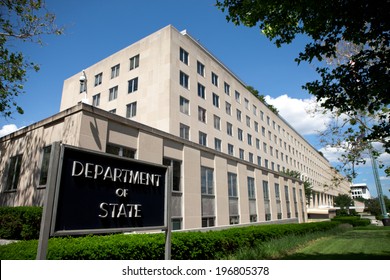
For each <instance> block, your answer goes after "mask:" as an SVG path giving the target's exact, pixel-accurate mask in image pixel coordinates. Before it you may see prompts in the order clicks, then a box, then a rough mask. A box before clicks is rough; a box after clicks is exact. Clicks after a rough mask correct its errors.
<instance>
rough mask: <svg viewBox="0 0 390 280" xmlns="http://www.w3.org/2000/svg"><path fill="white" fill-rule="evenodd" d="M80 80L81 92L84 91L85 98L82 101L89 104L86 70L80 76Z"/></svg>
mask: <svg viewBox="0 0 390 280" xmlns="http://www.w3.org/2000/svg"><path fill="white" fill-rule="evenodd" d="M79 80H80V89H81V90H80V92H84V98H83V99H82V100H81V102H82V103H85V104H89V102H88V96H87V75H86V74H85V71H84V70H83V71H82V74H81V76H80V78H79Z"/></svg>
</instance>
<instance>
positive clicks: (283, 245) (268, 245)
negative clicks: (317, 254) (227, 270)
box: [221, 227, 348, 260]
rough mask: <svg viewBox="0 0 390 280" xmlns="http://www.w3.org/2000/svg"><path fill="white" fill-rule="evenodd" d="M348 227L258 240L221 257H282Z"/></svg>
mask: <svg viewBox="0 0 390 280" xmlns="http://www.w3.org/2000/svg"><path fill="white" fill-rule="evenodd" d="M347 230H348V228H345V227H338V228H335V229H332V230H330V231H326V232H315V233H309V234H305V235H289V236H285V237H282V238H278V239H273V240H270V241H266V242H258V243H257V244H255V245H254V246H253V247H251V248H241V249H239V250H238V251H236V252H235V253H234V254H232V255H229V256H225V257H222V258H221V259H228V260H275V259H282V258H284V257H286V256H288V255H289V254H291V253H292V252H295V251H296V250H298V249H300V248H302V247H303V246H305V245H306V244H310V243H311V242H313V241H314V240H320V239H321V238H326V237H328V236H333V235H337V234H341V233H343V232H345V231H347Z"/></svg>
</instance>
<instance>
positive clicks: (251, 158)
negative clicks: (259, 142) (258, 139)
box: [248, 153, 253, 163]
mask: <svg viewBox="0 0 390 280" xmlns="http://www.w3.org/2000/svg"><path fill="white" fill-rule="evenodd" d="M248 155H249V159H248V160H249V162H251V163H253V154H252V153H249V154H248Z"/></svg>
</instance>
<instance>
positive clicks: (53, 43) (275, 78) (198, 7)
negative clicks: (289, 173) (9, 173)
mask: <svg viewBox="0 0 390 280" xmlns="http://www.w3.org/2000/svg"><path fill="white" fill-rule="evenodd" d="M215 2H216V0H185V1H183V0H164V1H162V0H142V1H130V0H110V1H105V0H84V1H75V0H67V1H57V0H46V8H47V9H48V10H49V11H50V12H53V13H54V14H55V15H56V23H57V25H59V26H61V27H63V28H64V34H63V35H60V36H54V35H52V36H43V37H42V40H43V42H44V44H43V45H42V46H40V45H38V44H33V43H20V42H12V47H13V48H15V49H17V50H20V51H22V52H23V53H24V55H25V56H26V57H27V58H28V59H29V60H30V61H32V62H35V63H38V64H39V65H40V71H39V72H37V73H36V72H33V71H30V72H28V75H27V79H28V80H27V82H26V84H25V88H24V89H25V94H22V95H20V96H19V97H18V98H17V99H16V100H15V101H16V102H17V103H18V105H19V106H21V107H22V108H23V109H24V114H23V115H19V114H18V113H15V114H13V116H12V118H7V119H4V118H0V137H1V136H3V135H6V134H8V133H11V132H13V131H15V130H16V129H19V128H22V127H24V126H28V125H31V124H33V123H35V122H38V121H40V120H42V119H44V118H47V117H50V116H51V115H54V114H56V113H58V112H59V107H60V102H61V94H62V86H63V81H64V80H65V79H67V78H69V77H70V76H73V75H75V74H77V73H81V71H82V70H83V69H85V68H87V67H89V66H90V65H92V64H94V63H96V62H98V61H100V60H102V59H104V58H105V57H107V56H109V55H111V54H113V53H115V52H117V51H119V50H121V49H123V48H125V47H127V46H129V45H131V44H132V43H135V42H137V41H138V40H140V39H142V38H144V37H146V36H148V35H150V34H152V33H153V32H155V31H157V30H159V29H161V28H163V27H165V26H167V25H169V24H171V25H173V26H174V27H175V28H176V29H178V30H179V31H182V30H187V32H188V33H189V34H191V35H192V36H193V37H194V38H196V39H197V40H199V42H200V43H201V44H202V45H203V46H204V47H206V48H207V49H208V50H209V51H210V52H211V53H212V54H213V55H214V56H216V57H217V58H218V59H219V60H220V61H222V62H223V63H224V64H225V65H226V66H227V67H228V68H229V69H230V70H232V71H233V72H234V73H235V74H236V75H237V76H238V77H239V78H240V79H241V80H242V81H243V82H244V83H245V84H247V85H250V86H252V87H254V88H256V89H257V90H259V92H260V93H261V94H263V95H265V96H266V100H267V102H268V103H270V104H272V105H274V106H275V107H276V108H277V109H278V110H279V113H280V115H281V116H282V117H283V118H284V119H285V120H287V121H288V122H289V123H290V125H291V126H293V127H294V128H295V129H296V130H297V131H298V132H299V133H300V134H301V135H303V136H304V137H305V138H306V140H307V141H308V142H309V143H310V144H311V145H312V146H314V147H315V148H316V149H318V150H320V151H322V152H323V153H324V155H325V157H326V158H327V159H328V160H329V161H330V162H331V164H333V165H336V164H337V158H338V156H339V153H338V152H337V151H335V150H334V149H332V148H327V149H326V148H325V147H322V146H320V145H319V138H318V136H317V133H318V130H321V129H324V128H325V124H326V123H327V121H328V119H327V117H326V116H317V117H314V118H313V117H312V116H311V115H310V114H309V113H308V112H307V111H308V108H310V106H312V105H313V102H314V101H313V96H311V95H309V94H308V93H307V92H306V91H305V90H303V89H302V85H304V84H305V83H306V82H310V81H314V80H316V79H317V78H318V75H317V73H316V72H315V65H309V64H307V63H301V64H300V65H297V63H296V62H295V61H294V59H295V58H296V57H297V56H298V54H299V52H300V51H303V50H304V46H305V45H306V43H307V42H308V39H307V38H305V37H303V36H299V37H297V39H296V40H295V41H294V42H293V43H292V44H290V45H285V46H282V47H281V48H277V47H276V46H275V45H274V44H273V43H272V42H270V41H269V40H268V39H267V38H266V37H265V36H264V35H262V33H261V32H260V30H259V29H258V28H257V27H252V28H248V27H244V26H235V25H234V24H233V23H231V22H227V20H226V14H224V13H223V12H222V11H220V10H219V9H218V8H217V7H215ZM380 159H381V160H383V162H384V163H387V164H390V156H389V155H385V156H383V157H381V158H380ZM368 162H369V161H368ZM357 172H358V173H359V175H358V177H357V178H356V179H355V180H354V182H355V183H367V185H368V187H369V189H370V192H371V194H372V195H374V196H376V195H377V192H376V187H375V183H374V182H375V181H374V177H373V175H372V174H373V172H372V169H371V165H370V164H367V165H365V166H362V167H360V168H358V169H357ZM379 174H380V176H381V185H382V189H383V193H384V194H385V195H387V196H388V197H390V178H386V177H385V175H384V172H383V171H381V170H380V171H379Z"/></svg>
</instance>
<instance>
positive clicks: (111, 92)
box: [108, 86, 118, 101]
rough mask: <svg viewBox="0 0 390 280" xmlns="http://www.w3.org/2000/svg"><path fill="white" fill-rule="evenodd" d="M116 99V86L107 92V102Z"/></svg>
mask: <svg viewBox="0 0 390 280" xmlns="http://www.w3.org/2000/svg"><path fill="white" fill-rule="evenodd" d="M117 97H118V86H115V87H112V88H110V89H109V91H108V101H111V100H114V99H116V98H117Z"/></svg>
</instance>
